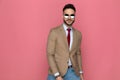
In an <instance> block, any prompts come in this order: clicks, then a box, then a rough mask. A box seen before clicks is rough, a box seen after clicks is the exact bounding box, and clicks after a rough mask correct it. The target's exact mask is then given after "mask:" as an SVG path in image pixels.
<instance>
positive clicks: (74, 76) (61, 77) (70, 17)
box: [47, 4, 83, 80]
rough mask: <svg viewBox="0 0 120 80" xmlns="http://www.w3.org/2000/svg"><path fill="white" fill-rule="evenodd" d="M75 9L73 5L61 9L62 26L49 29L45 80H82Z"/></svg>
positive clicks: (79, 34)
mask: <svg viewBox="0 0 120 80" xmlns="http://www.w3.org/2000/svg"><path fill="white" fill-rule="evenodd" d="M75 13H76V9H75V7H74V5H73V4H66V5H65V6H64V8H63V21H64V22H63V24H61V25H60V26H57V27H55V28H53V29H51V31H50V33H49V36H48V42H47V58H48V63H49V66H50V67H49V74H48V78H47V80H83V71H82V63H81V62H82V61H81V50H80V44H81V38H82V36H81V32H79V31H78V30H76V29H74V28H73V27H72V24H73V23H74V21H75Z"/></svg>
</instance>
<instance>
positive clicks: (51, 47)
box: [46, 29, 59, 74]
mask: <svg viewBox="0 0 120 80" xmlns="http://www.w3.org/2000/svg"><path fill="white" fill-rule="evenodd" d="M56 38H57V36H56V33H55V31H54V29H51V30H50V33H49V35H48V41H47V49H46V52H47V59H48V64H49V66H50V68H51V70H52V73H53V74H55V73H56V72H59V71H58V68H57V65H56V62H55V58H54V55H55V45H56Z"/></svg>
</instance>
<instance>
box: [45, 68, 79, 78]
mask: <svg viewBox="0 0 120 80" xmlns="http://www.w3.org/2000/svg"><path fill="white" fill-rule="evenodd" d="M47 80H56V79H55V77H54V75H50V74H48V78H47ZM63 80H80V76H78V75H76V73H75V71H74V69H73V68H68V70H67V73H66V74H65V75H64V77H63Z"/></svg>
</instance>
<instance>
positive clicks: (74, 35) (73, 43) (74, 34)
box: [70, 28, 77, 52]
mask: <svg viewBox="0 0 120 80" xmlns="http://www.w3.org/2000/svg"><path fill="white" fill-rule="evenodd" d="M72 30H73V42H72V47H71V50H70V52H71V51H72V50H73V49H74V47H75V44H76V38H77V37H76V32H75V29H74V28H73V29H72Z"/></svg>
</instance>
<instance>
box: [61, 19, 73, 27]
mask: <svg viewBox="0 0 120 80" xmlns="http://www.w3.org/2000/svg"><path fill="white" fill-rule="evenodd" d="M63 21H64V23H65V24H66V25H67V26H72V24H73V23H74V21H75V20H74V21H73V22H72V23H71V24H68V23H67V22H66V21H65V20H63Z"/></svg>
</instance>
